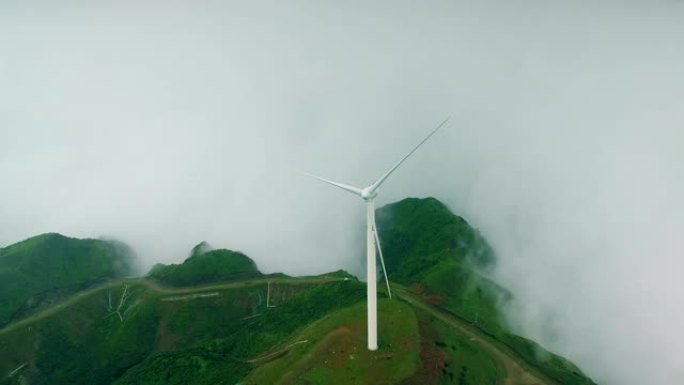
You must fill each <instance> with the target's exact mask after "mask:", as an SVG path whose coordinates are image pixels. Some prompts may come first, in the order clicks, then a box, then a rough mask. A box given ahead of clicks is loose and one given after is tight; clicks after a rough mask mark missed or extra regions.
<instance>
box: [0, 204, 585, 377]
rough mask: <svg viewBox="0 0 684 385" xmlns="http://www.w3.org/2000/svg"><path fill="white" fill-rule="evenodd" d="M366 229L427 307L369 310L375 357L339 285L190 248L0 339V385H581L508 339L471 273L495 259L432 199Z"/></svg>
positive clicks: (351, 297) (353, 287) (340, 276)
mask: <svg viewBox="0 0 684 385" xmlns="http://www.w3.org/2000/svg"><path fill="white" fill-rule="evenodd" d="M378 220H379V229H380V231H381V236H382V239H383V246H384V250H385V253H386V257H387V260H388V268H389V271H390V277H391V279H392V280H395V281H397V282H400V283H403V284H405V285H407V286H411V288H412V292H413V294H410V293H408V292H407V293H408V295H409V296H411V297H413V298H417V299H418V300H420V301H424V302H425V303H428V304H429V305H430V306H429V305H424V304H423V305H421V306H418V303H414V302H411V301H408V302H407V303H404V302H401V301H387V300H382V299H381V300H380V309H379V310H380V314H379V324H380V330H379V332H380V336H379V337H380V338H379V342H380V349H379V351H378V352H375V353H371V352H367V351H366V349H365V321H366V320H365V311H364V307H365V306H364V304H363V300H364V299H365V286H364V285H363V284H362V283H360V282H358V281H356V280H355V279H349V276H348V274H346V273H345V272H335V273H332V274H331V275H332V276H334V277H335V278H325V277H307V278H299V279H296V278H289V277H286V276H283V275H277V276H276V275H274V276H268V277H266V276H261V275H260V273H259V272H258V270H256V266H254V264H253V262H251V260H249V259H248V258H247V257H244V256H243V255H241V254H239V253H234V252H230V251H227V250H216V251H209V250H208V248H206V247H199V246H201V245H198V247H196V249H195V250H194V251H193V253H192V254H191V256H190V258H188V260H186V262H185V263H184V264H181V265H172V266H166V267H157V268H156V269H155V270H153V271H152V273H151V276H154V274H155V273H156V274H157V276H156V277H155V280H146V279H136V280H126V281H122V282H118V283H114V284H109V285H107V286H104V287H101V288H99V289H92V290H90V291H88V292H86V293H84V294H82V295H80V296H78V297H74V298H73V299H72V300H69V301H67V303H65V304H64V305H63V307H56V308H53V309H54V310H52V311H47V312H44V313H43V315H42V316H38V315H37V316H34V317H31V318H29V319H27V320H25V321H22V322H19V323H16V324H13V325H12V326H10V327H8V328H5V329H2V330H0V351H2V352H3V358H2V359H0V384H3V385H4V384H19V383H22V381H29V383H32V384H51V383H88V384H110V383H115V384H117V385H126V384H217V383H227V384H235V383H238V382H241V381H242V382H243V383H246V384H265V383H268V384H272V383H283V384H287V383H297V384H299V383H309V384H318V383H331V379H334V380H335V382H336V383H375V384H382V383H386V384H390V383H396V384H448V383H454V384H490V383H491V384H493V383H500V382H501V381H502V380H503V379H506V381H507V383H509V381H511V378H512V377H510V376H511V375H515V376H517V377H514V378H518V379H520V378H523V377H524V376H528V378H529V373H528V370H527V369H524V368H523V369H521V368H520V367H517V366H520V365H522V367H526V366H529V367H532V366H534V367H538V368H539V371H541V372H543V373H544V374H546V375H547V376H549V377H552V378H555V379H556V381H557V382H559V383H563V384H591V382H590V380H588V379H587V378H586V377H584V376H583V375H582V374H581V372H579V369H576V368H575V367H574V366H573V365H572V364H571V363H569V362H567V361H565V360H563V359H562V358H560V357H558V356H554V355H551V354H550V353H546V352H545V351H544V350H543V349H541V348H539V347H538V346H536V344H534V343H533V342H531V341H527V340H525V339H522V338H520V337H517V336H514V335H512V334H510V333H508V332H507V331H506V328H505V325H504V324H503V322H502V321H501V318H500V315H499V313H498V311H497V307H496V303H497V301H505V300H506V298H508V297H509V296H510V294H508V293H507V292H506V291H505V290H504V289H502V288H501V287H499V286H497V285H496V284H495V283H494V282H492V281H490V280H488V279H487V278H485V277H483V276H482V275H480V274H479V273H477V272H475V271H474V270H473V269H472V268H471V265H473V264H475V265H477V266H479V268H480V269H483V270H486V269H487V267H488V266H490V265H491V263H492V262H493V261H494V253H493V252H492V250H491V248H490V247H489V246H488V245H487V244H486V242H485V241H484V239H483V238H482V237H481V236H479V234H478V233H477V232H476V231H475V230H473V229H472V228H470V226H468V224H467V223H466V222H465V221H464V220H462V219H461V218H458V217H456V216H454V215H453V214H451V213H450V212H449V211H448V209H447V208H446V207H444V205H442V204H441V203H440V202H438V201H436V200H434V199H424V200H418V199H408V200H404V201H401V202H398V203H396V204H393V205H389V206H386V207H385V208H382V209H381V210H379V212H378ZM3 251H4V250H3ZM216 252H218V253H216ZM212 253H213V254H212ZM245 258H246V259H247V260H246V261H245ZM162 271H163V272H164V273H160V272H162ZM217 271H218V272H219V273H220V274H217V273H216V272H217ZM250 276H252V277H254V276H256V277H257V278H252V279H249V280H246V281H235V279H236V278H244V277H250ZM160 277H161V279H160ZM216 280H220V281H217V282H215V283H213V284H211V285H205V286H181V285H196V284H197V283H206V282H213V281H216ZM225 280H232V281H229V282H226V281H225ZM160 281H162V282H168V283H171V284H174V285H176V287H163V286H159V285H157V284H156V283H155V282H160ZM268 281H270V282H272V284H271V285H270V286H271V296H270V303H271V304H272V305H276V306H277V307H274V308H267V307H266V299H265V297H266V293H267V290H268V289H267V288H268V283H267V282H268ZM126 286H128V289H126ZM402 290H405V289H402ZM124 292H126V293H127V297H126V298H125V300H123V301H121V297H122V295H123V293H124ZM110 297H111V299H110ZM405 300H408V297H407V298H405ZM119 303H122V304H123V305H122V306H121V307H120V309H119V310H120V311H119V312H116V309H117V308H118V307H119ZM421 303H423V302H421ZM434 309H444V310H446V311H447V312H449V313H448V314H453V315H454V316H453V317H460V318H450V317H452V316H451V315H447V316H445V315H444V314H442V315H439V316H438V312H436V310H434ZM445 314H446V313H445ZM120 315H121V317H120ZM475 318H477V325H475V326H472V325H471V326H472V330H470V331H466V329H467V327H466V328H464V327H463V325H470V324H469V323H468V322H467V321H463V320H475ZM457 324H458V325H461V326H459V327H455V325H457ZM459 328H460V329H459ZM482 332H484V335H483V333H482ZM473 333H475V334H473ZM490 339H491V340H492V341H493V342H491V343H490V342H486V341H485V340H490ZM496 346H500V347H501V349H503V350H504V351H506V353H502V350H501V349H500V348H497V347H496ZM511 350H515V352H512V351H511ZM539 352H542V353H543V355H544V357H546V358H545V359H541V358H539V355H538V353H539ZM5 353H6V354H5ZM511 355H512V356H515V357H518V356H520V357H523V358H524V360H526V361H527V363H525V362H522V361H516V359H515V358H514V359H511V358H510V357H511ZM516 362H517V363H516ZM518 364H520V365H518ZM22 365H25V366H23V367H22ZM511 365H513V366H511ZM17 368H20V369H19V370H17V371H16V372H15V373H14V374H13V375H12V376H11V377H5V376H6V374H7V373H11V372H12V371H14V370H15V369H17ZM535 371H536V369H535V370H533V372H535ZM513 372H515V373H513ZM516 373H517V374H516ZM521 376H522V377H521ZM532 376H535V375H534V374H532ZM516 381H517V380H515V379H514V380H513V381H512V382H510V383H511V384H516V383H523V382H522V381H517V382H516ZM542 382H544V381H542Z"/></svg>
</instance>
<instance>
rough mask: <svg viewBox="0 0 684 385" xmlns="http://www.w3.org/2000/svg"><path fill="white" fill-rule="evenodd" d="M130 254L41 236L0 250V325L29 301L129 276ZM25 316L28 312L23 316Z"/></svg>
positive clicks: (109, 244)
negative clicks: (34, 297) (55, 292)
mask: <svg viewBox="0 0 684 385" xmlns="http://www.w3.org/2000/svg"><path fill="white" fill-rule="evenodd" d="M132 264H133V253H132V251H131V250H130V249H129V248H128V247H127V246H126V245H124V244H123V243H120V242H115V241H103V240H96V239H73V238H67V237H65V236H63V235H59V234H43V235H39V236H36V237H33V238H29V239H27V240H25V241H22V242H19V243H16V244H14V245H11V246H8V247H6V248H3V249H0V325H2V324H5V323H7V322H8V321H9V320H10V319H11V318H12V316H13V314H14V313H15V312H17V310H18V309H19V308H21V307H22V305H24V304H25V303H26V302H27V300H29V298H31V297H32V296H37V297H36V300H34V301H33V302H40V300H39V299H40V298H41V297H40V296H38V295H39V294H40V295H41V296H43V297H45V296H46V294H49V293H47V292H50V291H51V290H54V289H58V288H69V290H66V293H71V292H73V291H75V290H78V289H81V288H83V287H86V286H88V285H89V284H92V283H95V282H99V281H102V280H104V279H109V278H116V277H121V276H126V275H129V274H131V273H132ZM24 313H27V312H24Z"/></svg>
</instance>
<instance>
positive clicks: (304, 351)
mask: <svg viewBox="0 0 684 385" xmlns="http://www.w3.org/2000/svg"><path fill="white" fill-rule="evenodd" d="M365 311H366V306H365V303H359V304H356V305H353V306H351V307H347V308H345V309H342V310H339V311H336V312H334V313H332V314H330V315H328V316H326V317H325V318H323V319H320V320H318V321H316V322H313V323H312V324H311V325H309V326H308V327H307V328H305V329H304V330H302V331H301V332H299V333H298V334H297V335H296V336H295V337H293V338H290V339H288V341H286V343H284V344H283V346H280V347H277V348H276V349H273V350H274V353H272V354H277V353H278V352H287V355H285V356H284V357H283V358H280V359H276V360H273V361H270V362H264V363H263V364H262V365H261V366H259V367H258V368H257V369H256V370H255V371H254V372H253V373H251V374H250V375H249V376H248V377H247V378H246V379H245V380H244V381H243V383H244V384H245V385H272V384H299V383H308V384H321V385H323V384H328V383H330V381H331V379H335V383H336V384H340V385H344V384H350V385H352V384H382V383H385V384H394V383H398V382H400V381H401V380H403V379H406V378H408V377H410V376H411V375H413V374H414V373H415V372H416V370H417V368H418V366H419V365H420V357H419V355H418V354H419V351H420V346H419V343H420V336H419V334H418V325H417V322H416V317H415V313H414V312H413V310H412V309H411V307H410V306H408V305H407V304H405V303H402V302H399V301H389V300H381V301H379V303H378V318H379V319H380V320H381V321H382V327H381V328H380V330H379V332H380V334H379V336H378V337H379V340H380V341H381V345H380V346H379V349H378V350H377V351H375V352H370V351H368V349H367V348H366V318H365V317H364V313H365ZM269 357H271V356H269V355H266V356H264V358H265V360H267V359H268V358H269Z"/></svg>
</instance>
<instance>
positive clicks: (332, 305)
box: [0, 278, 364, 384]
mask: <svg viewBox="0 0 684 385" xmlns="http://www.w3.org/2000/svg"><path fill="white" fill-rule="evenodd" d="M126 287H128V288H127V289H126ZM266 290H267V282H266V281H264V280H255V281H242V282H229V283H222V284H218V285H211V286H205V287H201V288H194V287H193V288H179V289H170V288H163V287H158V286H157V285H156V284H153V283H152V282H150V281H147V280H141V279H136V280H127V281H123V282H120V283H116V284H110V285H107V286H104V287H102V288H100V289H98V290H92V291H90V292H89V293H88V294H85V295H83V296H80V297H78V298H77V300H76V301H74V302H73V303H71V304H70V305H69V306H68V307H65V308H63V309H61V310H59V311H56V312H53V313H50V314H48V315H47V316H45V317H40V318H36V319H33V320H28V321H30V322H26V323H24V324H22V325H21V326H20V327H14V328H7V329H4V330H2V331H0V351H2V352H3V358H2V359H1V360H0V373H2V375H0V378H2V379H0V384H15V383H21V382H20V381H21V379H22V378H23V379H24V380H27V381H29V383H31V384H55V383H72V384H78V383H87V384H110V383H112V382H113V381H115V380H117V379H118V382H117V383H119V384H128V383H134V384H136V383H145V384H154V383H164V384H181V383H182V384H192V383H203V384H204V383H206V384H213V383H220V382H218V379H221V381H228V380H230V381H233V382H231V383H236V382H238V381H239V380H240V379H241V377H242V375H244V374H245V373H247V372H248V371H249V370H250V369H251V368H252V365H251V364H249V363H248V362H246V360H248V359H249V358H251V357H254V356H257V355H259V354H261V353H262V352H263V351H265V350H267V349H269V348H270V347H271V346H273V345H275V344H278V343H280V342H282V341H283V340H284V339H285V338H287V337H288V336H289V335H290V334H291V333H292V332H294V331H295V330H297V329H298V328H301V327H303V326H304V325H306V324H308V323H309V322H310V321H311V319H316V318H320V317H321V316H322V315H323V314H325V313H327V312H329V311H331V310H334V309H337V308H340V307H344V306H348V305H350V304H352V303H355V302H358V301H359V300H360V299H361V298H362V297H363V293H364V291H363V290H364V287H363V285H362V284H361V283H359V282H358V281H354V280H347V281H344V280H339V279H327V278H317V279H293V278H280V279H276V280H274V281H273V283H272V284H271V292H272V295H273V296H274V297H275V298H277V301H278V303H280V304H282V306H279V307H278V308H271V309H269V310H273V311H268V312H265V310H266V308H265V295H266ZM124 292H127V293H128V294H127V299H126V300H125V301H123V306H122V307H121V312H120V313H121V315H122V317H121V318H119V315H118V314H117V313H116V311H115V310H116V308H117V307H118V304H119V303H120V299H121V296H122V294H123V293H124ZM110 295H111V297H112V301H111V302H112V304H113V309H112V310H109V297H110ZM340 297H343V298H342V299H340ZM256 314H261V315H260V316H256V317H253V316H254V315H256ZM250 317H253V318H250ZM23 364H27V365H26V366H25V367H24V368H23V369H22V370H21V371H20V372H18V373H17V374H16V375H15V376H13V377H12V378H5V375H6V374H7V373H10V372H11V371H13V370H14V369H16V368H18V367H21V365H23ZM122 376H123V377H122Z"/></svg>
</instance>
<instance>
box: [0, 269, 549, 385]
mask: <svg viewBox="0 0 684 385" xmlns="http://www.w3.org/2000/svg"><path fill="white" fill-rule="evenodd" d="M343 280H345V278H338V277H330V276H318V277H303V278H292V277H260V278H256V279H249V280H241V281H232V282H223V283H216V284H207V285H203V286H192V287H170V286H163V285H160V284H158V283H156V282H154V281H151V280H148V279H145V278H132V279H123V280H119V281H114V282H109V283H106V284H103V285H100V286H97V287H93V288H91V289H88V290H86V291H83V292H80V293H77V294H75V295H73V296H70V297H69V298H66V299H64V300H63V301H62V302H59V303H57V304H55V305H53V306H51V307H49V308H46V309H43V310H41V311H39V312H37V313H35V314H33V315H31V316H29V317H27V318H24V319H22V320H19V321H17V322H14V323H11V324H9V325H7V326H5V327H4V328H3V329H0V335H3V334H5V333H9V332H11V331H13V330H16V329H18V328H21V327H24V326H28V325H30V324H31V323H33V322H36V321H39V320H41V319H43V318H46V317H49V316H51V315H53V314H55V313H57V312H59V311H60V310H62V309H64V308H66V307H69V306H72V305H74V304H75V303H77V302H78V301H80V300H82V299H84V298H86V297H89V296H93V295H98V294H99V293H100V292H102V291H103V290H108V289H112V288H118V287H120V286H121V285H122V284H123V285H130V286H131V287H134V286H138V287H139V286H143V287H145V288H146V289H147V290H149V291H151V292H152V293H153V294H152V295H154V296H158V297H161V298H160V299H161V300H174V299H178V298H179V297H182V296H192V297H195V296H202V294H201V293H207V292H209V294H207V295H217V291H218V290H225V289H234V288H244V287H253V286H259V285H266V284H268V282H271V283H280V284H299V285H302V284H321V283H327V282H335V281H343ZM392 291H393V293H395V295H396V296H397V297H398V298H399V299H401V300H403V301H405V302H407V303H409V304H411V305H412V306H413V307H414V308H416V309H419V310H421V311H423V312H425V313H427V314H429V315H430V316H432V317H434V318H436V319H438V320H440V321H442V322H444V323H446V324H447V325H449V326H451V327H453V328H455V329H456V330H458V331H459V332H461V333H462V334H463V335H465V336H466V337H468V338H469V339H470V340H471V341H472V342H474V343H476V344H477V345H479V346H480V347H481V348H482V349H484V350H485V351H487V352H488V353H489V354H491V356H492V357H493V358H494V359H495V360H496V361H497V362H498V363H499V364H500V365H501V367H502V368H503V369H504V370H505V372H506V376H505V380H504V383H503V384H504V385H558V383H557V382H555V381H553V380H551V379H549V378H548V377H546V376H545V375H543V374H542V373H540V372H539V371H538V370H537V369H536V368H534V367H532V366H531V365H529V364H528V363H527V362H525V361H524V360H523V359H522V358H520V357H519V356H518V355H517V354H516V353H515V352H513V351H512V350H511V349H510V348H508V347H506V346H504V345H503V344H501V343H500V342H498V341H496V340H495V339H493V338H491V337H489V336H487V335H485V334H483V333H482V331H480V330H479V329H478V328H477V327H475V326H473V325H472V324H471V323H470V322H468V321H466V320H464V319H461V318H459V317H457V316H455V315H454V314H451V313H449V312H447V311H444V310H442V309H440V308H437V307H435V306H432V305H429V304H427V303H425V302H424V301H423V300H422V299H421V298H420V297H419V296H417V295H416V294H414V293H412V292H411V291H410V290H408V289H407V288H405V287H403V286H400V285H396V284H392ZM164 296H166V297H164ZM169 296H174V297H169ZM298 343H302V342H301V341H299V342H298ZM290 347H291V346H289V347H287V348H290ZM276 353H281V352H276ZM274 354H275V353H274ZM269 358H272V357H268V356H264V357H258V358H256V359H254V361H255V362H259V361H261V360H264V359H266V360H268V359H269Z"/></svg>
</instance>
